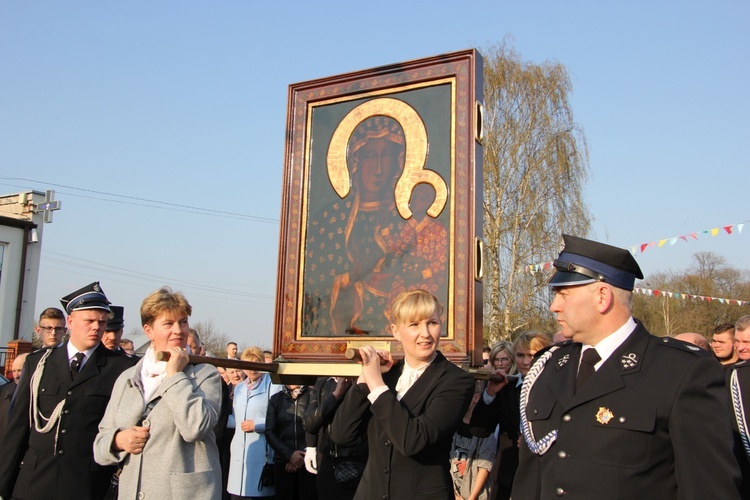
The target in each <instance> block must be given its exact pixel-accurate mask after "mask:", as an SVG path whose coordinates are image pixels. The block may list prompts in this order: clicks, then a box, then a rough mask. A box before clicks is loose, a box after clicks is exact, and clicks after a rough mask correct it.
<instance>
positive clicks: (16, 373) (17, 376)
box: [11, 356, 26, 383]
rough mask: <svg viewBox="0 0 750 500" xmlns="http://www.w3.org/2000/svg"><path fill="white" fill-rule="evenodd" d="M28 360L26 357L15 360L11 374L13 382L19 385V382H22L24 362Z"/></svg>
mask: <svg viewBox="0 0 750 500" xmlns="http://www.w3.org/2000/svg"><path fill="white" fill-rule="evenodd" d="M25 359H26V357H25V356H24V357H18V358H16V359H14V360H13V365H12V366H11V373H12V374H13V380H15V381H16V383H18V381H19V380H21V372H22V371H23V362H24V360H25Z"/></svg>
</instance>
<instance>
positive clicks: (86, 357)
mask: <svg viewBox="0 0 750 500" xmlns="http://www.w3.org/2000/svg"><path fill="white" fill-rule="evenodd" d="M97 347H99V344H96V345H95V346H94V347H92V348H91V349H86V350H85V351H79V350H78V349H76V346H74V345H73V344H71V343H70V341H69V342H68V368H70V365H71V364H72V363H73V360H74V359H75V357H76V354H78V353H79V352H82V353H83V359H82V360H81V366H79V367H78V371H79V372H80V371H81V370H82V369H83V365H85V364H86V361H88V360H89V358H90V357H91V355H92V354H94V351H96V348H97Z"/></svg>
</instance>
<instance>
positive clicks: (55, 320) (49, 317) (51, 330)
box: [36, 307, 65, 349]
mask: <svg viewBox="0 0 750 500" xmlns="http://www.w3.org/2000/svg"><path fill="white" fill-rule="evenodd" d="M36 334H37V335H38V336H39V340H40V342H41V343H42V349H46V348H48V347H57V346H59V345H60V344H62V338H63V335H65V314H63V312H62V311H61V310H60V309H57V308H56V307H48V308H47V309H45V310H44V311H42V314H40V315H39V324H38V325H37V327H36Z"/></svg>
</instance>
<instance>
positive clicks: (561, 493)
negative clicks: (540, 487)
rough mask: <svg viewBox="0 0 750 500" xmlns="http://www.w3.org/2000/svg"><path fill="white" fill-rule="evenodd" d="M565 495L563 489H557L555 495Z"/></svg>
mask: <svg viewBox="0 0 750 500" xmlns="http://www.w3.org/2000/svg"><path fill="white" fill-rule="evenodd" d="M564 494H565V490H564V489H562V488H555V495H557V496H559V497H561V496H563V495H564Z"/></svg>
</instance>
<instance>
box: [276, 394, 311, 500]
mask: <svg viewBox="0 0 750 500" xmlns="http://www.w3.org/2000/svg"><path fill="white" fill-rule="evenodd" d="M309 403H310V391H309V390H308V387H307V386H304V385H285V386H284V387H283V389H282V390H281V392H277V393H276V394H274V395H273V396H271V399H270V401H269V402H268V410H267V413H266V440H267V441H268V444H269V445H270V446H271V448H273V452H274V455H273V461H274V473H275V474H274V475H275V478H276V480H275V483H276V500H317V498H318V496H317V494H316V490H315V475H314V474H310V473H309V472H308V471H307V470H306V469H305V448H306V447H308V446H314V445H315V441H316V439H317V438H316V436H315V435H312V434H307V433H305V427H304V425H303V419H304V416H305V411H306V410H307V407H308V405H309Z"/></svg>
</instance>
